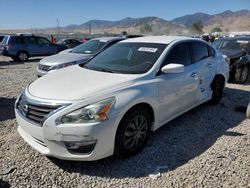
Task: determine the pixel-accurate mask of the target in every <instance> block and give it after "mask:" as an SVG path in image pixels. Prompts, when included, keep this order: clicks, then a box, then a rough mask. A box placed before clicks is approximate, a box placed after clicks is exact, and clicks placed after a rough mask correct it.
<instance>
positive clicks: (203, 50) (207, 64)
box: [192, 41, 216, 102]
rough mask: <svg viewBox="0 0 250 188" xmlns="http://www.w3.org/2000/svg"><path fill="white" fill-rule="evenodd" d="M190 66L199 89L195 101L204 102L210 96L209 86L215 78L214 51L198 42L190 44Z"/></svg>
mask: <svg viewBox="0 0 250 188" xmlns="http://www.w3.org/2000/svg"><path fill="white" fill-rule="evenodd" d="M192 55H193V56H192V57H193V58H192V64H193V67H195V69H196V70H197V71H196V74H197V76H198V78H199V89H198V90H197V94H196V97H197V99H196V100H197V101H198V102H201V101H203V100H206V99H207V98H208V97H209V96H210V95H211V87H210V84H211V83H212V80H213V78H214V76H215V72H216V70H215V69H216V67H215V64H214V55H215V51H214V50H213V49H212V48H211V47H210V46H208V45H207V44H205V43H203V42H199V41H195V42H192Z"/></svg>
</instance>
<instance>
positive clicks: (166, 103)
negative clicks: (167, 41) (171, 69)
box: [156, 42, 199, 124]
mask: <svg viewBox="0 0 250 188" xmlns="http://www.w3.org/2000/svg"><path fill="white" fill-rule="evenodd" d="M190 46H191V43H188V42H185V43H179V44H177V45H176V46H174V47H173V48H172V49H171V51H170V53H169V54H168V55H167V57H166V59H165V61H164V63H163V65H162V66H164V65H166V64H170V63H175V64H182V65H184V72H182V73H168V74H162V73H161V74H160V75H158V76H157V78H156V79H157V83H158V90H159V95H158V97H159V99H158V101H159V108H158V112H157V113H158V114H159V123H160V124H163V123H166V122H167V121H168V120H170V119H172V118H173V117H176V116H177V115H178V114H180V113H182V112H183V111H185V110H187V109H188V108H190V107H192V106H194V105H195V104H196V102H197V101H196V100H197V99H196V92H197V88H198V87H199V75H198V72H199V70H198V69H199V68H198V67H195V66H194V64H192V58H191V51H190Z"/></svg>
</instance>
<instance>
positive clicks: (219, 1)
mask: <svg viewBox="0 0 250 188" xmlns="http://www.w3.org/2000/svg"><path fill="white" fill-rule="evenodd" d="M242 9H248V10H250V0H123V1H121V0H99V1H98V0H0V29H31V28H44V27H55V26H57V19H58V20H59V25H60V26H66V25H70V24H82V23H84V22H86V21H89V20H92V19H101V20H120V19H122V18H125V17H132V18H137V17H145V16H157V17H161V18H163V19H166V20H172V19H173V18H176V17H180V16H184V15H186V14H193V13H196V12H204V13H208V14H217V13H221V12H223V11H225V10H231V11H237V10H242Z"/></svg>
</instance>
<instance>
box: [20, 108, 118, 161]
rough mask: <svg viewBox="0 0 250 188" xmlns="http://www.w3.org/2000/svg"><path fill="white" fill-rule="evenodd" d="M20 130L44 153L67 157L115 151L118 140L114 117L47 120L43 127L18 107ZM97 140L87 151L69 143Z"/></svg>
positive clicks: (93, 157) (98, 155)
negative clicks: (87, 121)
mask: <svg viewBox="0 0 250 188" xmlns="http://www.w3.org/2000/svg"><path fill="white" fill-rule="evenodd" d="M15 113H16V119H17V122H18V125H19V126H18V133H19V134H20V135H21V137H22V138H23V139H24V140H25V141H26V142H27V143H28V144H29V145H31V146H32V147H33V148H34V149H35V150H37V151H39V152H40V153H41V154H43V155H47V156H53V157H56V158H59V159H64V160H77V161H94V160H98V159H102V158H105V157H108V156H110V155H112V154H113V151H114V140H115V132H116V128H115V127H116V126H115V120H114V119H113V120H112V119H109V120H107V121H104V122H101V123H100V122H98V123H91V124H71V125H70V124H61V125H57V126H56V125H52V123H51V121H49V119H48V120H46V121H45V122H44V124H43V126H42V127H39V126H36V125H34V124H32V123H30V122H28V121H27V120H26V119H24V118H23V117H22V115H21V114H20V113H19V111H18V110H17V109H15ZM86 138H87V139H88V140H89V139H90V138H91V139H92V140H95V141H96V143H95V145H94V147H93V150H92V151H91V152H88V153H72V152H71V151H70V150H69V149H68V148H67V144H68V143H70V142H72V143H83V142H86Z"/></svg>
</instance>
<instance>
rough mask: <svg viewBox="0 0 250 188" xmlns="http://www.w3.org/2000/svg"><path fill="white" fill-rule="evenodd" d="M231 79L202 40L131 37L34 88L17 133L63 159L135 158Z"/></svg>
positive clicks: (20, 107)
mask: <svg viewBox="0 0 250 188" xmlns="http://www.w3.org/2000/svg"><path fill="white" fill-rule="evenodd" d="M228 77H229V66H228V64H227V63H226V62H225V61H224V59H223V57H222V54H220V53H219V52H218V51H216V50H215V49H214V48H213V47H212V46H210V45H209V44H208V43H206V42H204V41H202V40H199V39H191V38H187V37H174V36H153V37H141V38H134V39H128V40H124V41H121V42H118V43H117V44H115V45H113V46H112V47H110V48H109V49H107V50H105V51H104V52H102V53H100V54H99V55H97V56H96V57H94V58H93V59H91V60H90V61H89V62H88V63H87V64H85V65H75V66H71V67H68V68H65V69H61V70H58V71H56V72H53V73H51V74H48V75H46V76H44V77H41V78H40V79H38V80H36V81H34V82H33V83H31V84H30V85H29V86H27V88H26V89H25V90H24V91H23V92H22V93H21V94H20V96H19V97H18V99H17V100H16V104H15V113H16V119H17V122H18V124H19V126H18V132H19V134H20V135H21V136H22V137H23V139H24V140H25V141H26V142H27V143H29V144H30V145H31V146H32V147H33V148H35V149H36V150H38V151H39V152H40V153H42V154H44V155H47V156H54V157H57V158H60V159H66V160H85V161H91V160H98V159H101V158H105V157H107V156H110V155H113V154H117V155H119V156H121V157H129V156H132V155H134V154H136V153H138V152H139V151H140V150H141V149H142V148H143V146H144V145H145V143H146V141H147V138H148V136H149V134H150V132H151V131H155V130H157V129H158V128H160V127H161V126H162V125H164V124H166V123H167V122H169V121H170V120H172V119H174V118H176V117H177V116H179V115H181V114H183V113H185V112H186V111H188V110H190V109H192V108H194V107H196V106H198V105H200V104H202V103H204V102H206V101H210V102H211V103H213V104H217V103H219V102H220V100H221V98H222V94H223V91H224V87H225V84H226V82H227V81H228Z"/></svg>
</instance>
